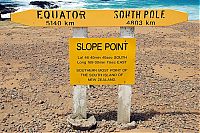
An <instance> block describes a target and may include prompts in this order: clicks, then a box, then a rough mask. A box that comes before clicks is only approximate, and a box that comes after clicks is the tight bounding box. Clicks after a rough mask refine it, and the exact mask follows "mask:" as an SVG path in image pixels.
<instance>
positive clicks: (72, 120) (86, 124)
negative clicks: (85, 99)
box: [67, 114, 97, 131]
mask: <svg viewBox="0 0 200 133" xmlns="http://www.w3.org/2000/svg"><path fill="white" fill-rule="evenodd" d="M67 121H68V122H69V124H70V125H71V126H72V127H73V128H74V129H75V130H81V131H85V130H90V129H92V128H94V127H96V125H97V122H96V119H95V117H94V116H91V117H89V118H88V119H83V118H82V117H81V116H76V115H74V114H71V115H69V116H68V118H67Z"/></svg>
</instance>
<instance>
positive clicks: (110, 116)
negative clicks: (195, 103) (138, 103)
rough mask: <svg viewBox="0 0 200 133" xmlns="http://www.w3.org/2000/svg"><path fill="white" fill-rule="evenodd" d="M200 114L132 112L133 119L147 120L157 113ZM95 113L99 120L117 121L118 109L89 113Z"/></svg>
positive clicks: (188, 113)
mask: <svg viewBox="0 0 200 133" xmlns="http://www.w3.org/2000/svg"><path fill="white" fill-rule="evenodd" d="M167 114H170V115H185V114H186V115H190V114H194V115H200V113H199V112H180V111H177V112H158V111H155V110H151V111H147V112H144V113H132V114H131V121H136V122H137V121H147V120H148V119H151V118H152V117H154V116H156V115H167ZM91 115H94V117H95V118H96V120H97V121H102V120H103V119H104V120H106V121H110V120H114V121H117V111H109V112H106V113H100V114H88V116H91Z"/></svg>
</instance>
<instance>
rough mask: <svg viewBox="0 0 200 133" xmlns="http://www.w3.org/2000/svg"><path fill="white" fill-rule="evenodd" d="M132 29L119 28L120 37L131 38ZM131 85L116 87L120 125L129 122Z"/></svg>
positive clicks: (132, 35) (132, 34)
mask: <svg viewBox="0 0 200 133" xmlns="http://www.w3.org/2000/svg"><path fill="white" fill-rule="evenodd" d="M134 29H135V28H134V27H120V37H122V38H133V37H134ZM131 96H132V88H131V85H119V87H118V112H117V121H118V122H122V123H129V122H130V115H131Z"/></svg>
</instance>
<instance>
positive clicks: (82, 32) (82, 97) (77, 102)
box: [71, 28, 88, 118]
mask: <svg viewBox="0 0 200 133" xmlns="http://www.w3.org/2000/svg"><path fill="white" fill-rule="evenodd" d="M72 35H73V38H86V37H88V28H73V33H72ZM71 58H73V57H71ZM87 87H88V86H83V85H76V86H74V87H73V88H74V92H73V106H74V107H73V113H74V114H75V115H78V116H81V117H82V118H86V117H87V114H86V110H87V106H86V91H87Z"/></svg>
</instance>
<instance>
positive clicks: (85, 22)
mask: <svg viewBox="0 0 200 133" xmlns="http://www.w3.org/2000/svg"><path fill="white" fill-rule="evenodd" d="M187 20H188V14H187V13H184V12H180V11H175V10H168V9H161V10H27V11H23V12H17V13H13V14H11V21H13V22H16V23H20V24H24V25H28V26H45V27H46V26H47V27H48V26H67V27H90V26H96V27H98V26H168V25H173V24H177V23H181V22H184V21H187Z"/></svg>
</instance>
